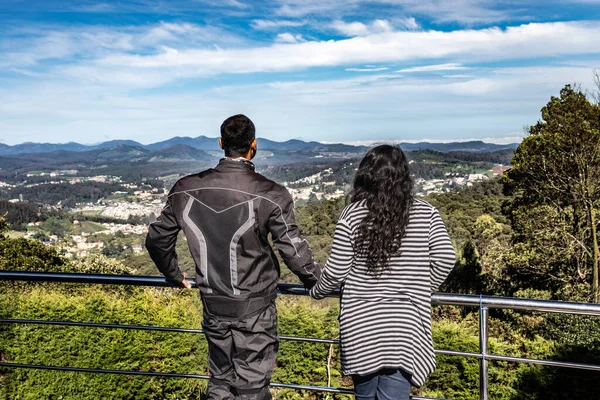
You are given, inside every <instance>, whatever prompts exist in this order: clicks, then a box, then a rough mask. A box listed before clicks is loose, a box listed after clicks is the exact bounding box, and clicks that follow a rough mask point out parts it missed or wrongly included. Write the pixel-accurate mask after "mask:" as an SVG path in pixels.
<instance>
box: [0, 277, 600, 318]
mask: <svg viewBox="0 0 600 400" xmlns="http://www.w3.org/2000/svg"><path fill="white" fill-rule="evenodd" d="M0 280H4V281H29V282H63V283H86V284H104V285H134V286H151V287H175V285H173V284H171V283H168V282H166V281H165V280H164V278H163V277H160V276H141V275H106V274H76V273H49V272H29V271H0ZM188 282H189V283H190V284H191V285H192V286H193V287H196V284H195V282H194V281H193V280H192V279H189V278H188ZM278 291H279V292H280V293H281V294H291V295H299V296H306V295H308V291H307V290H306V289H305V288H304V286H303V285H297V284H291V283H280V284H279V285H278ZM338 296H339V292H335V293H332V294H331V295H330V297H338ZM431 302H432V303H433V304H436V305H444V304H445V305H459V306H471V307H479V306H480V305H482V306H484V307H489V308H505V309H513V310H525V311H539V312H556V313H567V314H582V315H596V316H600V304H592V303H574V302H564V301H556V300H532V299H518V298H513V297H498V296H478V295H468V294H452V293H434V294H433V295H432V297H431Z"/></svg>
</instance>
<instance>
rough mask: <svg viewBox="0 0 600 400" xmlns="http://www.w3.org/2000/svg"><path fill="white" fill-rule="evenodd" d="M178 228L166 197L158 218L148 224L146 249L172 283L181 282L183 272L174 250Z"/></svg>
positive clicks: (179, 228) (169, 201)
mask: <svg viewBox="0 0 600 400" xmlns="http://www.w3.org/2000/svg"><path fill="white" fill-rule="evenodd" d="M180 230H181V227H180V226H179V224H178V223H177V219H176V218H175V214H174V212H173V209H172V207H171V200H170V198H168V199H167V204H166V205H165V207H164V208H163V210H162V212H161V214H160V216H159V217H158V219H157V220H156V221H154V222H152V223H151V224H150V225H149V226H148V235H146V249H148V253H149V254H150V258H152V261H154V264H156V266H157V267H158V270H159V271H160V272H161V273H162V274H163V275H164V276H165V278H166V280H167V282H169V283H174V284H181V282H182V281H183V273H182V272H181V269H180V268H179V264H178V263H177V253H176V252H175V245H176V244H177V234H178V233H179V231H180Z"/></svg>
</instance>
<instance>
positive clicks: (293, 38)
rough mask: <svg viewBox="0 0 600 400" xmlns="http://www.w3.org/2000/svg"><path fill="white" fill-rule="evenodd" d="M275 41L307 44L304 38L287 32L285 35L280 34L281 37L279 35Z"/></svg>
mask: <svg viewBox="0 0 600 400" xmlns="http://www.w3.org/2000/svg"><path fill="white" fill-rule="evenodd" d="M275 41H276V42H278V43H301V42H306V40H304V38H303V37H302V35H293V34H291V33H288V32H285V33H280V34H279V35H277V37H276V38H275Z"/></svg>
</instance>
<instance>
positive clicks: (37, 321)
mask: <svg viewBox="0 0 600 400" xmlns="http://www.w3.org/2000/svg"><path fill="white" fill-rule="evenodd" d="M0 323H5V324H34V325H56V326H80V327H87V328H104V329H130V330H140V331H157V332H179V333H204V330H203V329H195V328H168V327H163V326H151V325H150V326H148V325H121V324H99V323H94V322H72V321H47V320H41V319H0ZM279 339H280V340H294V341H297V342H310V343H326V344H339V343H340V341H339V340H334V339H319V338H307V337H301V336H279Z"/></svg>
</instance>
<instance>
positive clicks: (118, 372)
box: [0, 362, 443, 400]
mask: <svg viewBox="0 0 600 400" xmlns="http://www.w3.org/2000/svg"><path fill="white" fill-rule="evenodd" d="M0 367H6V368H28V369H42V370H50V371H66V372H87V373H94V374H116V375H136V376H156V377H164V378H188V379H210V376H208V375H198V374H177V373H172V372H151V371H125V370H118V369H97V368H75V367H60V366H52V365H34V364H17V363H6V362H0ZM270 386H271V387H276V388H285V389H295V390H309V391H313V392H326V393H340V394H349V395H353V394H354V391H353V390H352V389H345V388H335V387H331V386H312V385H295V384H292V383H277V382H272V383H271V385H270ZM411 399H412V400H443V399H437V398H431V397H420V396H411Z"/></svg>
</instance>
